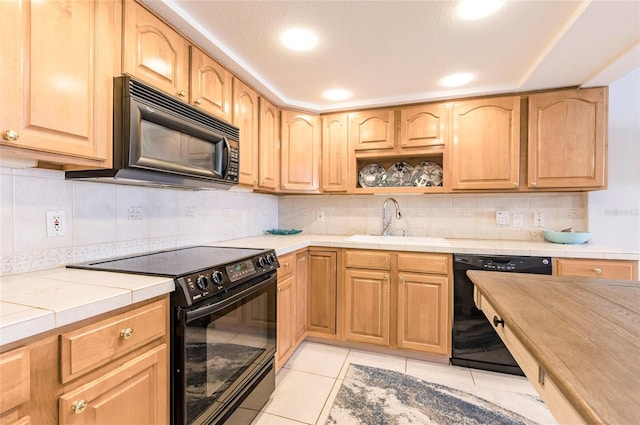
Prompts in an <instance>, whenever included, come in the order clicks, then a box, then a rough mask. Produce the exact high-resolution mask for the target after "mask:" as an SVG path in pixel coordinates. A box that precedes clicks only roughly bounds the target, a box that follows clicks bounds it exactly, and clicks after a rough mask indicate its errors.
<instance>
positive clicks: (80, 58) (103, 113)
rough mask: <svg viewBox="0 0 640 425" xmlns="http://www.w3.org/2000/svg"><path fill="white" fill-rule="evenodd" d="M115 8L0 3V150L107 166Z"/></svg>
mask: <svg viewBox="0 0 640 425" xmlns="http://www.w3.org/2000/svg"><path fill="white" fill-rule="evenodd" d="M120 22H121V4H120V3H119V2H115V1H113V2H111V1H76V2H53V1H45V2H43V1H23V2H18V1H9V2H6V1H3V2H0V26H1V27H2V37H0V47H1V48H2V66H0V88H1V90H2V93H3V98H2V102H0V132H1V135H0V137H1V140H0V150H1V152H2V155H3V156H17V157H23V158H29V159H32V160H37V161H43V162H47V163H52V164H58V165H60V166H79V167H82V168H100V167H104V166H110V165H111V140H112V122H113V120H112V109H113V76H114V75H117V74H119V73H120V66H121V64H120V48H119V46H120V44H119V43H120V34H121V24H120Z"/></svg>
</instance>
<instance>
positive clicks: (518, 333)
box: [467, 271, 640, 425]
mask: <svg viewBox="0 0 640 425" xmlns="http://www.w3.org/2000/svg"><path fill="white" fill-rule="evenodd" d="M467 274H468V276H469V277H470V278H471V280H472V281H473V283H474V284H475V301H476V304H477V306H478V308H479V309H481V310H482V311H483V312H484V314H485V316H487V318H488V319H489V321H490V322H492V323H493V324H494V326H495V328H496V331H497V333H498V334H499V335H500V337H501V338H502V340H503V341H504V342H505V345H506V346H507V348H508V349H509V351H510V352H511V354H513V357H514V358H515V359H516V361H517V362H518V364H519V365H520V367H521V368H522V370H523V371H524V372H525V374H526V375H527V378H528V379H529V381H531V383H532V384H533V386H534V387H535V388H536V390H537V391H538V393H539V394H540V397H541V398H542V399H543V400H544V402H545V404H547V406H548V407H549V409H550V410H551V412H552V413H553V415H554V416H555V417H556V419H557V420H558V422H559V423H561V424H576V423H587V424H600V423H604V424H621V425H627V424H638V423H640V403H639V402H640V398H639V397H640V361H639V359H640V282H637V281H635V282H634V281H631V282H629V281H621V280H606V279H589V278H575V277H557V276H542V275H532V274H520V273H495V272H488V271H469V272H468V273H467Z"/></svg>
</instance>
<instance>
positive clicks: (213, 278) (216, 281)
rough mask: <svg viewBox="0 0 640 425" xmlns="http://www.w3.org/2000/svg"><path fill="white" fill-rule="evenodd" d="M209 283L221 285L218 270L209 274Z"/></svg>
mask: <svg viewBox="0 0 640 425" xmlns="http://www.w3.org/2000/svg"><path fill="white" fill-rule="evenodd" d="M211 283H213V284H214V285H220V284H222V272H221V271H220V270H216V271H214V272H213V273H211Z"/></svg>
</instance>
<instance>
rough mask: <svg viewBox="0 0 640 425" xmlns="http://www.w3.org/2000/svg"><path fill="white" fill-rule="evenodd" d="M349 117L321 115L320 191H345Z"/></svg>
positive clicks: (344, 115) (343, 115)
mask: <svg viewBox="0 0 640 425" xmlns="http://www.w3.org/2000/svg"><path fill="white" fill-rule="evenodd" d="M348 123H349V117H348V115H347V114H331V115H325V116H323V117H322V191H323V192H327V193H328V192H346V191H347V177H348V175H347V170H348V161H349V155H348V143H349V132H348V129H349V126H348Z"/></svg>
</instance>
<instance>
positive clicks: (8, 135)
mask: <svg viewBox="0 0 640 425" xmlns="http://www.w3.org/2000/svg"><path fill="white" fill-rule="evenodd" d="M2 138H3V139H4V140H9V141H11V142H15V141H16V140H18V139H19V138H20V134H19V133H18V132H17V131H15V130H7V131H5V132H4V133H3V134H2Z"/></svg>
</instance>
